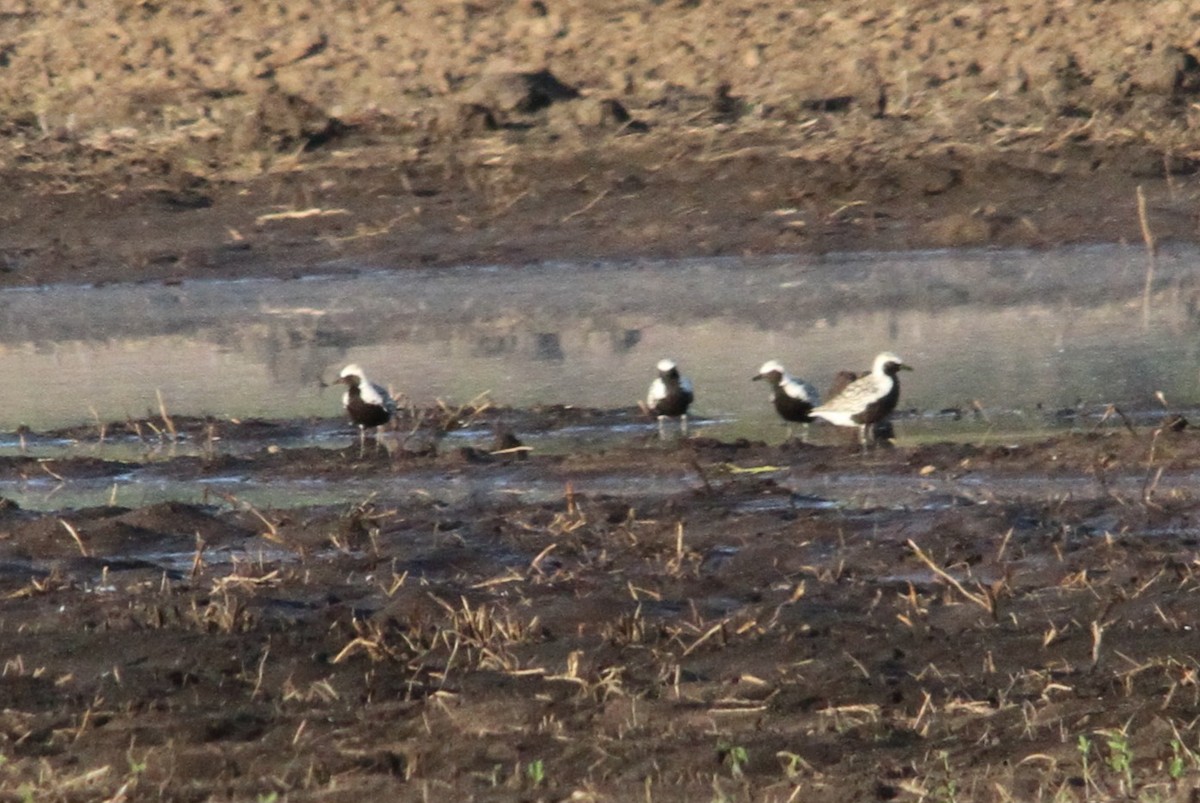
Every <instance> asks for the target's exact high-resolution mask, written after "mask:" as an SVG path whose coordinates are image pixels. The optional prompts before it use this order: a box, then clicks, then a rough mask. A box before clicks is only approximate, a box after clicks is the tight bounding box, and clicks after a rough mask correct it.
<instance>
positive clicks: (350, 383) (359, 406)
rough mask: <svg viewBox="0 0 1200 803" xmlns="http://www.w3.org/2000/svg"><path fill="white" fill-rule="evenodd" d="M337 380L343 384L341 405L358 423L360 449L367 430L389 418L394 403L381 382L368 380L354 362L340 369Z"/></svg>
mask: <svg viewBox="0 0 1200 803" xmlns="http://www.w3.org/2000/svg"><path fill="white" fill-rule="evenodd" d="M338 382H341V383H342V384H344V385H345V386H346V392H345V393H343V394H342V406H343V407H344V408H346V414H347V415H348V416H350V420H351V421H352V422H353V423H355V424H357V425H358V445H359V448H360V449H361V448H363V447H364V446H365V445H366V441H367V429H377V428H378V427H382V426H383V425H384V424H386V423H387V422H389V421H391V420H392V416H394V415H395V414H396V402H395V401H394V400H393V399H392V397H391V396H390V395H389V394H388V392H387V390H386V389H385V388H383V387H382V386H380V385H377V384H375V383H374V382H372V381H371V380H369V379H367V375H366V374H365V373H363V369H362V368H360V367H359V366H358V364H357V363H351V364H350V365H347V366H346V367H345V368H343V369H342V373H341V374H340V375H339V376H338Z"/></svg>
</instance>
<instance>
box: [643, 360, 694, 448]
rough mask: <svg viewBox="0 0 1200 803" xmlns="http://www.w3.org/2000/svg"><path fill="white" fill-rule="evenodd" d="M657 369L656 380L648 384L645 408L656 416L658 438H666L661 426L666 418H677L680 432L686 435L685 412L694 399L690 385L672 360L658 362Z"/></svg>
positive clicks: (686, 417)
mask: <svg viewBox="0 0 1200 803" xmlns="http://www.w3.org/2000/svg"><path fill="white" fill-rule="evenodd" d="M657 367H658V378H657V379H655V380H654V381H653V382H651V383H650V392H649V393H648V394H647V395H646V407H647V408H649V410H650V412H651V413H652V414H653V415H656V416H658V436H659V437H660V438H664V437H666V433H665V431H664V428H663V424H664V422H665V421H666V420H667V419H668V418H678V419H679V429H680V432H682V433H683V434H684V435H687V431H688V416H687V411H688V407H689V406H690V405H691V403H692V401H693V400H694V399H695V398H696V394H695V392H694V391H693V390H692V383H691V382H690V381H689V380H688V379H687V378H686V377H683V376H680V374H679V366H678V365H676V364H675V361H674V360H668V359H664V360H659V361H658V366H657Z"/></svg>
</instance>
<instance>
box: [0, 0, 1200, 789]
mask: <svg viewBox="0 0 1200 803" xmlns="http://www.w3.org/2000/svg"><path fill="white" fill-rule="evenodd" d="M343 5H344V7H340V10H338V11H336V12H331V11H329V10H328V7H327V4H317V3H311V2H288V3H273V4H258V3H250V4H221V3H218V4H208V5H204V6H202V5H197V4H189V3H99V2H94V0H45V1H44V2H38V3H32V2H20V1H19V0H18V1H17V2H13V3H9V4H8V5H7V6H6V7H5V8H2V9H0V42H2V45H0V110H3V112H4V113H3V115H2V116H0V131H3V134H4V136H3V137H2V138H0V175H3V178H4V180H5V186H6V188H7V189H8V192H6V193H5V194H4V195H3V196H2V197H0V286H6V287H21V286H32V285H37V284H41V283H47V282H75V283H93V282H96V283H99V282H113V281H184V280H195V279H204V278H234V277H246V276H266V277H285V278H286V277H291V276H295V275H301V274H311V273H332V272H345V271H356V270H363V269H375V268H388V269H398V270H399V269H404V268H409V267H417V266H439V265H462V264H487V263H508V264H520V263H526V262H530V261H538V260H566V261H589V260H597V259H617V258H630V257H640V256H665V257H675V256H698V255H711V254H725V255H739V254H756V253H789V252H798V253H823V252H827V251H848V250H850V251H853V250H864V249H911V248H928V247H958V246H1034V247H1055V246H1059V245H1063V244H1068V243H1078V242H1117V241H1135V242H1136V241H1141V240H1142V239H1143V238H1145V237H1152V238H1156V239H1158V240H1163V239H1179V240H1186V241H1196V240H1197V239H1200V235H1198V219H1197V214H1196V209H1197V201H1198V200H1200V193H1198V190H1197V185H1196V182H1195V174H1196V171H1197V167H1198V166H1200V148H1198V146H1197V139H1196V134H1195V129H1196V123H1197V109H1198V108H1200V106H1198V104H1197V101H1198V99H1200V97H1198V96H1200V39H1198V38H1197V30H1200V28H1198V25H1200V15H1197V13H1196V12H1195V11H1193V10H1192V9H1191V8H1190V7H1189V6H1188V5H1187V4H1186V3H1171V2H1162V3H1151V4H1147V3H1140V2H1133V0H1123V1H1122V0H1117V1H1115V2H1106V3H1069V2H1058V0H1020V1H1019V2H1013V3H1006V4H1002V5H995V4H986V3H981V4H974V5H972V4H962V3H957V2H955V3H951V2H948V0H931V1H930V2H920V3H912V4H907V5H896V4H892V3H882V2H878V0H848V2H840V1H839V2H836V3H833V2H812V3H801V4H779V3H756V2H751V1H750V0H729V2H706V1H705V0H701V1H700V2H695V1H694V0H687V1H684V2H677V1H675V0H671V1H670V2H654V3H641V4H637V3H624V2H615V0H611V1H601V2H592V1H591V0H562V2H557V0H556V2H549V0H547V1H546V2H543V1H542V0H532V1H530V0H513V1H511V2H509V1H501V0H482V1H481V2H473V3H461V4H459V3H446V4H437V3H417V2H414V3H375V4H372V3H365V4H363V3H360V4H343ZM1139 196H1140V197H1141V198H1142V199H1143V203H1144V210H1145V213H1144V216H1143V217H1141V218H1140V217H1139V212H1138V208H1139V203H1138V199H1139ZM582 415H587V416H590V417H591V418H590V419H589V420H590V421H592V422H593V423H594V422H595V421H597V420H599V421H611V422H614V423H616V422H622V421H627V420H628V417H629V416H630V415H631V413H630V411H599V412H596V411H590V412H589V411H571V410H559V409H554V410H528V411H515V412H513V411H510V415H509V419H510V420H511V421H515V422H516V425H515V426H514V429H515V430H516V434H517V435H518V436H521V435H522V434H525V435H528V433H530V432H536V431H541V430H552V429H554V428H556V427H560V426H563V425H564V424H570V423H572V422H576V423H577V422H578V421H579V417H580V416H582ZM442 423H443V424H445V425H449V424H450V423H451V422H442ZM332 426H333V425H332V424H330V423H329V422H305V421H288V422H269V421H268V422H248V423H245V424H241V425H238V424H235V423H233V422H202V421H192V422H184V421H180V422H179V430H180V433H181V434H182V435H183V436H184V437H185V438H187V439H189V440H190V441H193V442H195V443H197V444H200V447H199V448H198V449H197V454H196V455H194V456H190V457H163V456H161V455H156V456H154V457H153V458H152V459H147V460H144V461H142V460H137V459H132V458H130V459H127V460H116V459H112V460H109V459H105V458H104V456H103V455H104V449H103V447H100V448H99V455H100V456H91V457H82V456H81V457H75V458H64V459H55V460H36V459H33V458H29V457H22V456H18V457H9V458H4V459H3V460H0V481H4V482H6V483H10V486H9V487H18V486H17V485H16V484H18V483H22V482H29V483H33V482H56V483H57V482H61V483H62V484H63V487H64V488H68V489H69V488H70V487H72V486H73V485H76V484H84V483H102V482H117V481H118V480H119V478H121V477H123V476H125V475H127V474H129V473H130V472H134V473H136V474H138V475H139V476H140V477H141V478H142V479H143V480H145V479H148V478H157V479H160V480H163V481H170V482H174V483H196V485H195V488H196V491H195V493H194V494H193V495H191V497H189V499H188V501H176V502H169V503H162V504H156V505H147V506H142V507H138V508H135V509H127V508H122V507H115V506H104V507H94V508H87V509H73V508H70V507H66V506H64V507H63V508H62V509H59V510H54V511H51V512H36V511H30V510H24V509H21V508H20V507H19V506H17V505H15V504H13V503H11V502H10V503H6V504H2V505H0V661H2V662H3V663H2V665H0V799H3V800H39V801H40V800H51V801H53V800H62V801H68V800H69V801H93V800H112V801H124V800H173V801H208V800H239V801H241V800H260V801H268V800H289V801H305V800H314V801H315V800H319V801H337V800H347V801H355V802H356V803H358V801H363V800H387V799H403V800H430V801H443V800H445V801H449V800H497V801H499V800H530V801H533V800H575V801H589V800H596V801H609V800H612V801H631V800H644V801H696V800H745V801H751V800H753V801H798V800H803V801H847V800H882V801H886V800H912V801H933V800H936V801H967V800H971V801H975V800H980V801H983V800H986V801H1024V800H1055V801H1076V800H1078V801H1083V800H1090V801H1104V800H1146V801H1150V800H1163V801H1192V800H1195V799H1196V795H1197V792H1196V789H1197V788H1198V787H1200V740H1198V738H1197V736H1196V734H1195V731H1194V727H1193V725H1194V723H1195V721H1196V719H1197V717H1198V716H1200V691H1198V690H1200V685H1198V680H1197V677H1198V671H1200V665H1198V664H1197V659H1196V656H1197V654H1198V651H1200V643H1198V642H1197V638H1198V636H1197V632H1198V631H1197V627H1198V626H1200V602H1198V601H1197V600H1200V581H1198V580H1197V577H1196V568H1197V559H1196V555H1197V544H1198V543H1200V529H1198V528H1197V525H1196V517H1197V516H1198V515H1200V501H1198V500H1197V497H1196V494H1195V487H1196V477H1197V470H1198V468H1200V442H1198V441H1197V439H1196V436H1195V435H1194V433H1193V432H1192V431H1191V430H1188V429H1184V430H1183V431H1181V432H1172V431H1163V432H1158V431H1151V430H1149V429H1139V430H1137V431H1133V432H1130V431H1127V430H1125V429H1121V428H1118V427H1113V428H1112V429H1101V430H1099V431H1097V432H1093V433H1091V434H1086V435H1085V434H1074V435H1064V436H1062V437H1060V438H1056V439H1053V440H1049V441H1046V442H1042V443H1035V444H1023V445H1015V446H1013V445H1009V446H999V445H990V446H975V445H951V444H943V445H934V446H922V447H903V446H902V447H898V448H895V449H881V450H879V451H878V452H874V453H872V454H869V455H861V454H859V453H858V452H857V450H856V449H854V448H852V447H849V446H845V445H840V446H835V445H818V446H809V445H800V444H788V445H785V446H768V445H764V444H751V443H719V442H715V441H711V440H706V439H703V438H697V439H693V440H690V441H688V442H686V443H677V442H673V443H668V444H660V443H658V442H657V441H655V440H653V439H651V438H650V437H649V436H648V435H647V436H640V435H631V436H628V438H626V439H621V438H615V439H614V440H613V443H612V445H611V446H610V447H609V448H607V449H605V450H603V451H599V452H588V453H586V454H572V455H562V456H551V455H545V454H539V453H538V452H537V451H536V450H535V451H534V452H533V453H532V454H531V455H527V456H526V455H523V454H522V453H520V452H509V453H505V454H493V453H492V452H491V451H489V450H484V449H480V448H474V447H473V448H452V447H449V446H447V443H449V441H442V442H441V444H440V446H439V444H437V443H436V439H428V440H420V439H415V440H413V439H405V440H403V441H393V442H391V443H390V447H391V448H390V449H389V450H384V449H374V448H370V449H368V451H367V452H365V453H363V454H360V452H359V449H358V446H357V443H354V442H353V436H352V435H351V434H349V433H348V432H347V434H346V437H345V444H346V445H345V447H344V448H338V449H317V448H295V449H278V448H275V447H274V446H273V444H274V442H275V440H277V439H281V438H290V437H293V436H294V435H296V434H297V433H304V432H306V431H311V429H312V428H314V427H324V428H326V429H328V428H330V427H332ZM898 426H899V427H901V428H902V426H903V424H902V423H900V424H898ZM213 427H216V428H218V429H219V430H220V433H219V434H220V438H221V440H211V438H210V435H212V433H213ZM135 430H137V428H136V427H134V428H133V430H131V432H130V433H122V432H120V431H119V428H118V427H113V428H111V429H110V432H109V437H110V438H118V437H135V436H137V437H145V436H146V433H147V432H148V431H150V430H149V429H148V428H147V429H145V430H141V431H135ZM58 435H60V436H66V437H74V438H78V439H80V440H83V441H87V440H88V439H91V438H94V433H93V432H91V431H89V429H88V428H81V429H79V430H77V431H74V432H69V433H58ZM835 442H836V439H835V438H829V439H828V440H827V441H825V443H826V444H830V443H835ZM901 442H903V440H901ZM501 445H504V444H501ZM235 446H236V447H238V448H236V449H235V448H233V447H235ZM214 478H218V479H229V478H238V479H240V480H241V481H242V482H244V483H253V484H256V485H259V486H261V485H264V484H265V485H268V486H269V485H271V484H272V483H276V484H280V485H284V484H287V483H296V482H298V481H306V482H310V483H312V484H313V486H312V487H317V486H320V487H321V488H329V487H345V488H350V489H354V488H356V487H358V484H363V486H364V488H365V487H367V486H369V488H370V490H364V491H363V492H362V494H361V496H355V495H354V494H352V493H351V494H348V495H347V497H348V498H351V499H352V501H349V502H347V503H345V504H340V505H336V506H333V505H327V506H320V505H314V504H312V503H311V502H309V501H307V500H306V499H305V498H304V497H303V495H302V494H296V498H295V500H294V503H289V504H281V505H278V506H274V507H263V508H261V509H260V508H258V507H255V506H253V505H252V504H250V503H249V502H248V501H247V500H246V499H244V498H242V496H240V495H239V484H238V483H236V482H231V483H222V484H220V485H219V486H216V487H219V488H220V491H219V492H217V491H212V492H210V493H205V492H204V491H203V490H202V489H201V485H200V484H199V483H200V481H202V480H205V479H214ZM381 489H382V490H381ZM547 489H550V490H549V491H548V490H547Z"/></svg>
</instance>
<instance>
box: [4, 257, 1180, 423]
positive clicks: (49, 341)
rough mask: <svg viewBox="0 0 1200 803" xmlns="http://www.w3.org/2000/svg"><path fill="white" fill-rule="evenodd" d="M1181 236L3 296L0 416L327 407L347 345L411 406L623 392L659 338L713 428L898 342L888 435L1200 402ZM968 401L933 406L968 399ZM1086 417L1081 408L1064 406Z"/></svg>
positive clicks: (288, 412) (860, 364)
mask: <svg viewBox="0 0 1200 803" xmlns="http://www.w3.org/2000/svg"><path fill="white" fill-rule="evenodd" d="M1197 256H1198V254H1197V253H1196V252H1195V251H1191V250H1187V251H1174V252H1170V253H1166V254H1163V255H1162V256H1161V257H1160V259H1159V261H1158V264H1157V267H1156V271H1155V274H1154V281H1153V284H1152V286H1151V287H1150V289H1149V292H1148V293H1147V292H1145V287H1144V285H1145V276H1146V258H1145V255H1144V253H1143V252H1142V251H1141V250H1140V249H1133V248H1128V249H1122V248H1107V247H1106V248H1093V249H1077V250H1070V251H1057V252H1047V253H1039V252H1003V253H987V252H975V253H925V254H899V255H872V256H847V257H839V258H826V259H822V260H816V261H814V260H811V259H799V258H797V259H788V258H773V259H759V260H696V261H692V262H688V263H682V264H680V263H672V264H663V263H641V262H639V263H636V264H615V265H614V264H608V265H602V266H559V265H548V266H538V267H521V268H470V269H461V270H449V271H447V270H439V271H436V272H432V271H431V272H425V271H405V272H401V273H395V274H371V275H363V276H359V277H355V278H348V279H347V278H342V279H310V280H296V281H285V282H279V281H253V282H252V281H246V282H225V283H205V282H189V283H184V284H182V285H178V286H161V285H156V286H111V287H99V288H82V287H49V288H43V289H37V290H22V291H4V292H0V324H2V325H0V372H2V375H3V376H5V377H7V378H8V379H7V381H6V382H5V383H4V384H3V386H0V430H2V431H13V430H15V429H16V428H17V427H18V426H20V425H27V426H29V427H31V428H33V429H34V430H46V429H50V428H54V427H59V426H65V425H72V424H79V423H83V422H87V421H91V420H94V419H99V420H117V419H124V418H126V417H128V416H135V417H136V416H142V415H145V414H146V413H147V411H150V410H157V408H158V394H159V393H161V396H162V399H163V403H164V404H165V405H166V407H167V409H168V410H169V411H170V412H171V413H174V414H213V415H218V416H233V417H248V416H261V417H268V418H289V417H296V416H318V417H328V416H336V415H338V414H339V412H340V411H339V395H340V394H339V392H338V388H336V387H322V381H323V380H330V379H332V378H333V377H335V376H336V373H337V370H338V369H339V368H340V367H341V366H342V365H343V364H345V363H347V362H351V361H355V362H358V363H360V364H362V365H363V366H364V367H365V368H366V369H367V370H368V372H369V373H371V374H372V376H373V378H375V379H376V380H377V381H380V382H383V383H386V384H389V385H390V386H391V387H392V388H393V389H394V390H395V391H396V392H398V393H402V394H403V395H404V396H406V397H407V398H409V399H411V400H413V401H414V402H417V403H428V402H432V401H433V400H435V399H443V400H446V401H447V402H451V403H463V402H467V401H469V400H471V399H473V398H475V397H476V396H478V395H479V394H482V393H485V392H486V393H488V394H489V396H490V398H491V399H492V400H493V401H494V402H495V403H497V404H502V405H511V406H530V405H536V404H539V403H566V404H575V405H583V406H593V407H622V406H628V405H632V404H635V403H636V401H637V399H639V398H640V397H641V396H642V395H643V393H644V391H645V387H646V385H647V384H648V382H649V381H650V379H651V378H652V376H653V365H654V363H655V362H656V361H657V360H658V359H659V358H660V357H663V356H667V355H670V356H673V357H675V358H676V359H677V360H679V361H680V363H681V365H682V366H683V368H684V370H685V372H686V373H688V374H689V375H691V376H692V378H693V379H694V381H695V383H696V385H697V389H698V402H697V405H696V412H697V413H698V415H700V416H702V417H704V418H706V419H708V420H709V422H710V423H709V424H708V426H710V427H711V430H710V432H711V434H713V435H715V436H717V437H735V436H740V435H749V436H754V437H766V438H775V437H780V436H781V435H782V427H781V426H780V425H779V424H778V422H777V421H776V419H775V418H774V415H773V413H772V412H771V410H770V409H769V407H768V406H767V404H766V401H765V396H766V392H765V389H764V388H763V387H762V386H761V385H758V384H753V383H751V382H750V381H749V380H750V377H751V375H752V374H753V373H755V371H756V370H757V367H758V365H759V364H760V363H762V362H763V361H764V360H767V359H771V358H775V359H779V360H782V361H783V362H784V363H785V364H786V365H787V366H788V368H789V369H790V370H792V372H793V373H795V374H797V375H801V376H803V377H805V378H807V379H809V380H810V381H812V382H814V383H815V384H816V385H818V386H819V387H822V386H825V385H826V384H827V383H828V381H829V379H830V378H831V377H832V375H833V374H834V373H835V372H836V371H837V370H839V369H842V368H851V369H863V368H865V367H867V366H868V364H869V362H870V360H871V357H872V356H873V355H874V354H875V353H876V352H877V351H879V350H881V349H891V350H893V351H896V352H898V353H900V354H901V355H903V356H904V357H905V359H906V360H908V361H909V362H910V363H911V364H912V365H914V366H915V367H916V371H914V372H913V373H912V374H908V375H905V376H904V380H905V382H906V384H905V386H904V394H903V398H902V406H903V407H905V408H913V409H915V410H916V411H918V412H919V415H918V416H916V417H914V418H909V419H905V420H904V421H903V422H902V424H901V425H900V430H901V431H900V435H901V437H902V438H903V437H905V436H906V435H907V436H908V437H914V438H916V437H929V436H933V437H956V436H957V435H959V434H961V433H964V432H965V433H978V432H979V431H981V430H982V431H987V432H992V433H996V434H1004V433H1008V432H1017V431H1022V430H1027V429H1030V428H1036V427H1040V426H1044V425H1046V423H1047V422H1053V421H1054V420H1055V415H1054V413H1055V412H1056V411H1061V410H1062V409H1063V408H1081V409H1085V410H1094V409H1095V407H1096V406H1102V405H1104V404H1106V403H1110V402H1111V403H1116V404H1118V405H1121V406H1122V407H1123V408H1128V410H1130V411H1132V412H1134V413H1137V412H1139V411H1142V412H1145V413H1146V414H1153V413H1155V412H1156V410H1157V409H1158V403H1157V402H1156V401H1155V399H1154V397H1153V394H1154V392H1155V391H1161V392H1162V393H1163V394H1165V396H1166V398H1167V399H1168V401H1169V402H1170V403H1171V404H1172V405H1177V406H1179V407H1181V408H1184V409H1185V410H1186V409H1188V408H1190V407H1191V405H1193V404H1195V403H1197V402H1200V374H1198V372H1197V367H1198V366H1200V359H1198V358H1200V354H1198V353H1197V352H1198V351H1200V321H1198V319H1197V298H1198V292H1200V286H1198V284H1197V281H1196V279H1195V277H1194V276H1193V271H1192V268H1191V266H1192V265H1193V264H1194V263H1195V262H1196V259H1197ZM976 404H977V406H978V407H980V408H981V409H982V410H983V415H982V416H970V415H968V416H966V417H965V418H964V419H963V420H954V418H953V417H952V416H948V415H937V412H938V411H940V410H943V409H945V408H964V409H965V408H970V407H971V406H972V405H976ZM1076 420H1077V419H1076Z"/></svg>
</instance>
